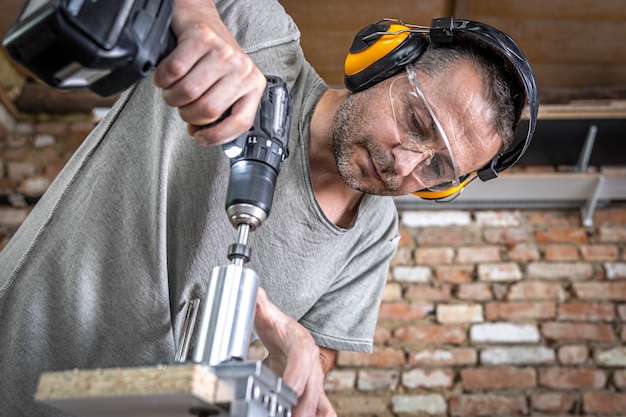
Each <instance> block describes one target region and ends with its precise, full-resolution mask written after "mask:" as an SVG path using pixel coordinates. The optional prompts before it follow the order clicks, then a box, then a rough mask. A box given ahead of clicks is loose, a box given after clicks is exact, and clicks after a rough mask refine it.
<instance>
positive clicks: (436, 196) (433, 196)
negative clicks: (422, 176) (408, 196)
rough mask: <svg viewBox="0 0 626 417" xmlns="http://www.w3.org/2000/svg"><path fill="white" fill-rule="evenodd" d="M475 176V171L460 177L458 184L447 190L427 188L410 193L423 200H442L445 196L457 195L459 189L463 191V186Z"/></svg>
mask: <svg viewBox="0 0 626 417" xmlns="http://www.w3.org/2000/svg"><path fill="white" fill-rule="evenodd" d="M474 178H476V172H472V173H471V174H469V175H466V176H465V177H463V178H461V181H460V183H459V185H457V186H456V187H450V188H448V189H447V190H442V191H430V190H427V189H423V190H419V191H414V192H413V193H412V194H413V195H416V196H418V197H420V198H423V199H424V200H443V199H445V198H448V197H451V196H455V195H458V194H459V193H460V192H461V191H463V187H465V186H466V185H467V184H469V183H470V182H472V181H473V180H474Z"/></svg>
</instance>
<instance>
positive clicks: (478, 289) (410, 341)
mask: <svg viewBox="0 0 626 417" xmlns="http://www.w3.org/2000/svg"><path fill="white" fill-rule="evenodd" d="M94 124H95V123H94V122H93V121H92V120H91V119H90V118H89V117H87V116H76V117H68V118H64V119H62V120H52V121H50V120H48V121H30V122H22V123H18V124H17V126H16V127H15V129H14V131H12V132H9V133H7V134H3V135H0V155H1V156H0V174H1V175H0V202H1V203H2V204H0V248H2V247H4V246H5V245H6V243H7V242H8V241H9V239H10V238H11V236H12V234H13V233H14V232H15V230H16V229H17V228H18V227H19V225H20V224H21V222H22V221H23V219H24V218H25V216H26V215H27V214H28V212H29V210H30V207H31V204H32V203H33V202H34V201H36V198H37V196H38V195H40V194H41V193H42V192H43V191H44V190H45V189H46V188H47V186H48V185H49V184H50V182H51V181H52V180H53V179H54V177H55V176H56V174H57V173H58V172H59V170H60V169H61V167H62V166H63V164H64V163H65V162H66V161H67V160H68V158H69V157H70V156H71V154H72V152H73V150H74V149H75V147H76V146H78V144H79V143H80V142H81V141H82V140H83V138H84V136H85V135H86V134H87V132H88V131H89V130H91V128H93V126H94ZM400 218H401V233H402V241H401V246H400V248H399V251H398V253H397V254H396V256H395V258H394V260H393V262H392V268H391V269H390V271H389V276H388V284H387V287H386V291H385V295H384V301H383V304H382V306H381V309H380V320H379V324H378V327H377V331H376V344H375V349H374V353H373V354H372V355H368V354H359V353H346V352H341V353H340V354H339V355H338V357H337V361H336V364H335V367H334V369H333V370H332V371H331V372H330V374H329V376H328V380H327V384H326V388H327V391H328V393H329V396H330V397H331V399H332V401H333V403H334V404H335V407H336V409H337V411H338V413H339V415H340V416H363V417H364V416H390V417H391V416H404V415H407V416H408V415H434V416H478V415H488V416H498V415H501V416H516V415H538V416H544V415H545V416H567V415H582V414H584V415H594V416H618V415H622V416H623V415H626V348H625V347H624V346H623V345H624V342H625V341H626V327H624V326H622V322H623V321H624V320H625V319H626V249H625V248H626V209H625V208H621V207H612V208H605V209H602V210H599V211H597V212H596V215H595V218H594V226H593V227H583V226H582V225H581V218H580V213H579V212H578V211H576V210H549V211H511V210H507V211H432V212H430V211H401V212H400ZM337 319H338V320H340V319H341V318H340V317H338V318H337Z"/></svg>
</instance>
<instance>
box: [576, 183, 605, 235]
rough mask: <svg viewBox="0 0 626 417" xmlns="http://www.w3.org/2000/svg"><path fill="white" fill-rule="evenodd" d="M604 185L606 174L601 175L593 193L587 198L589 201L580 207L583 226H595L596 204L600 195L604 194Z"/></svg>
mask: <svg viewBox="0 0 626 417" xmlns="http://www.w3.org/2000/svg"><path fill="white" fill-rule="evenodd" d="M603 187H604V176H602V175H601V176H599V177H598V180H597V182H596V186H595V188H594V190H593V194H592V195H591V197H590V198H589V199H588V200H587V203H586V204H585V205H584V206H583V207H582V208H581V209H580V212H581V215H582V220H583V226H585V227H591V226H593V213H594V212H595V210H596V206H597V205H598V200H599V199H600V195H602V188H603Z"/></svg>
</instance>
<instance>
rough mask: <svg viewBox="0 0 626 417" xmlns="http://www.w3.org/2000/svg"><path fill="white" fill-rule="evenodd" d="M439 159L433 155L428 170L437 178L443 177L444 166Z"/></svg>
mask: <svg viewBox="0 0 626 417" xmlns="http://www.w3.org/2000/svg"><path fill="white" fill-rule="evenodd" d="M439 159H440V158H439V157H437V155H435V157H434V158H433V159H432V160H431V161H430V166H429V168H430V169H431V171H432V172H433V174H434V175H435V176H437V177H441V176H443V174H444V173H443V170H444V165H443V164H442V163H441V161H440V160H439Z"/></svg>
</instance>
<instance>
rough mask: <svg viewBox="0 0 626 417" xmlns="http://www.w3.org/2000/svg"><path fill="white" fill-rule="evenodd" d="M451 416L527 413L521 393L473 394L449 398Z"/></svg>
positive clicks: (524, 399)
mask: <svg viewBox="0 0 626 417" xmlns="http://www.w3.org/2000/svg"><path fill="white" fill-rule="evenodd" d="M449 402H450V412H451V414H452V415H453V416H495V415H511V414H515V415H520V414H522V415H524V414H528V406H527V405H526V398H525V397H524V396H523V395H513V396H508V395H495V394H473V395H459V396H454V397H452V398H450V401H449Z"/></svg>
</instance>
